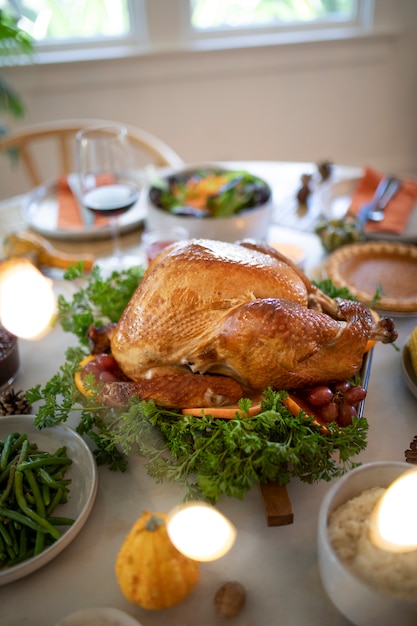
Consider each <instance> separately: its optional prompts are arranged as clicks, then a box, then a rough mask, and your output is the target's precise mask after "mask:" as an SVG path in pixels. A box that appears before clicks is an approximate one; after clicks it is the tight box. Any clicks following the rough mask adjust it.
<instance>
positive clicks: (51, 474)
mask: <svg viewBox="0 0 417 626" xmlns="http://www.w3.org/2000/svg"><path fill="white" fill-rule="evenodd" d="M71 463H72V461H71V459H70V458H68V457H67V448H66V446H62V447H60V448H58V449H57V450H56V451H55V452H54V453H53V454H52V453H49V452H46V451H43V450H40V449H39V448H38V446H37V444H34V443H30V441H29V438H28V436H27V434H26V433H22V434H19V433H11V434H10V435H8V436H7V437H6V439H5V440H4V441H0V568H4V567H11V566H12V565H15V564H17V563H20V562H22V561H24V560H25V559H27V558H30V557H33V556H36V555H38V554H40V553H41V552H42V551H43V550H44V549H45V548H46V547H47V546H49V545H51V544H52V543H53V542H54V541H56V540H57V539H59V538H60V537H61V531H59V530H58V528H56V527H57V526H70V525H71V524H73V523H74V520H73V519H71V518H67V517H57V516H54V515H53V512H54V510H55V508H56V506H57V505H58V504H62V503H65V502H67V500H68V494H69V487H68V486H69V484H70V483H71V480H70V479H66V478H65V473H66V472H67V470H68V468H69V466H70V464H71Z"/></svg>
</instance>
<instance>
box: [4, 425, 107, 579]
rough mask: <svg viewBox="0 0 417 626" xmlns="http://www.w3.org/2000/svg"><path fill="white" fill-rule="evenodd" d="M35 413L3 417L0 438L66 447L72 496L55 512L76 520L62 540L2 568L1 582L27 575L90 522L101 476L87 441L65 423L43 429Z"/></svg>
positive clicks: (47, 448) (41, 446) (49, 447)
mask: <svg viewBox="0 0 417 626" xmlns="http://www.w3.org/2000/svg"><path fill="white" fill-rule="evenodd" d="M34 419H35V416H34V415H9V416H5V417H1V418H0V439H1V440H2V441H4V440H5V439H6V437H7V435H8V434H9V433H12V432H18V433H26V434H27V436H28V439H29V441H30V442H31V443H36V444H37V445H38V446H39V449H40V450H45V451H46V452H51V453H52V452H55V450H57V449H58V448H60V447H61V446H66V448H67V454H68V457H69V458H70V459H71V460H72V464H71V466H70V468H69V469H68V472H67V474H66V478H70V479H71V484H70V485H69V489H70V491H69V499H68V502H67V503H66V504H61V505H59V509H58V508H57V510H56V512H55V513H54V514H55V515H58V516H63V517H70V518H73V519H74V520H75V521H74V523H73V524H72V526H68V527H66V528H65V529H64V530H63V533H62V536H61V538H60V539H58V540H57V541H55V543H53V544H52V545H51V546H49V547H48V548H46V549H45V550H44V551H43V552H41V553H40V554H38V556H34V557H32V558H30V559H27V560H26V561H23V562H22V563H19V564H18V565H15V566H13V567H9V568H3V569H0V585H5V584H7V583H11V582H13V581H15V580H18V579H20V578H23V577H25V576H27V575H28V574H31V573H32V572H35V571H36V570H37V569H39V568H40V567H43V566H44V565H46V563H49V561H51V560H52V559H54V558H56V557H57V556H58V555H59V554H60V553H61V552H62V550H64V548H66V547H67V546H68V545H69V544H70V543H71V542H72V541H73V540H74V539H75V537H76V536H77V535H78V533H79V532H80V530H81V529H82V527H83V526H84V524H85V523H86V521H87V519H88V517H89V515H90V513H91V511H92V508H93V505H94V501H95V498H96V494H97V486H98V475H97V466H96V462H95V460H94V456H93V454H92V452H91V451H90V449H89V447H88V446H87V444H86V443H85V441H84V440H83V439H82V438H81V437H80V435H78V434H77V433H76V432H75V431H73V430H71V428H69V426H66V425H65V424H59V425H58V426H53V427H51V428H44V429H42V430H39V428H36V426H35V425H34Z"/></svg>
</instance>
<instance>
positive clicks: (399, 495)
mask: <svg viewBox="0 0 417 626" xmlns="http://www.w3.org/2000/svg"><path fill="white" fill-rule="evenodd" d="M416 493H417V470H410V471H409V472H406V473H405V474H403V475H402V476H400V477H399V478H397V480H396V481H394V482H393V483H392V485H391V486H390V487H389V488H388V489H387V490H386V492H385V493H384V495H383V496H382V497H381V499H380V500H379V501H378V503H377V505H376V507H375V509H374V511H373V513H372V516H371V521H370V536H371V541H372V543H373V544H374V545H376V546H377V547H378V548H381V549H382V550H387V551H389V552H411V551H412V550H416V549H417V500H416V498H415V494H416Z"/></svg>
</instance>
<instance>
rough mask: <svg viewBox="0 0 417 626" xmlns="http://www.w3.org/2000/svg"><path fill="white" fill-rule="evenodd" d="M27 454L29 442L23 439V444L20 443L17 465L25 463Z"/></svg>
mask: <svg viewBox="0 0 417 626" xmlns="http://www.w3.org/2000/svg"><path fill="white" fill-rule="evenodd" d="M28 452H29V441H28V440H27V439H25V440H24V441H23V443H22V446H21V448H20V454H19V464H20V463H24V462H25V461H26V458H27V455H28Z"/></svg>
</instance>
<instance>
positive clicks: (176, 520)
mask: <svg viewBox="0 0 417 626" xmlns="http://www.w3.org/2000/svg"><path fill="white" fill-rule="evenodd" d="M167 530H168V535H169V538H170V539H171V541H172V543H173V544H174V546H175V547H176V548H177V550H179V551H180V552H182V554H185V556H188V557H189V558H191V559H195V560H196V561H214V560H216V559H219V558H220V557H222V556H224V555H225V554H226V553H227V552H228V551H229V550H230V548H231V547H232V545H233V543H234V541H235V538H236V530H235V527H234V526H233V524H231V522H230V521H229V520H228V519H227V518H226V517H225V516H224V515H222V514H221V513H220V512H219V511H217V509H215V508H214V507H212V506H210V505H207V504H204V503H200V502H192V503H188V504H185V505H182V506H179V507H176V508H175V509H174V510H173V511H172V512H171V513H170V514H169V519H168V523H167Z"/></svg>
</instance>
